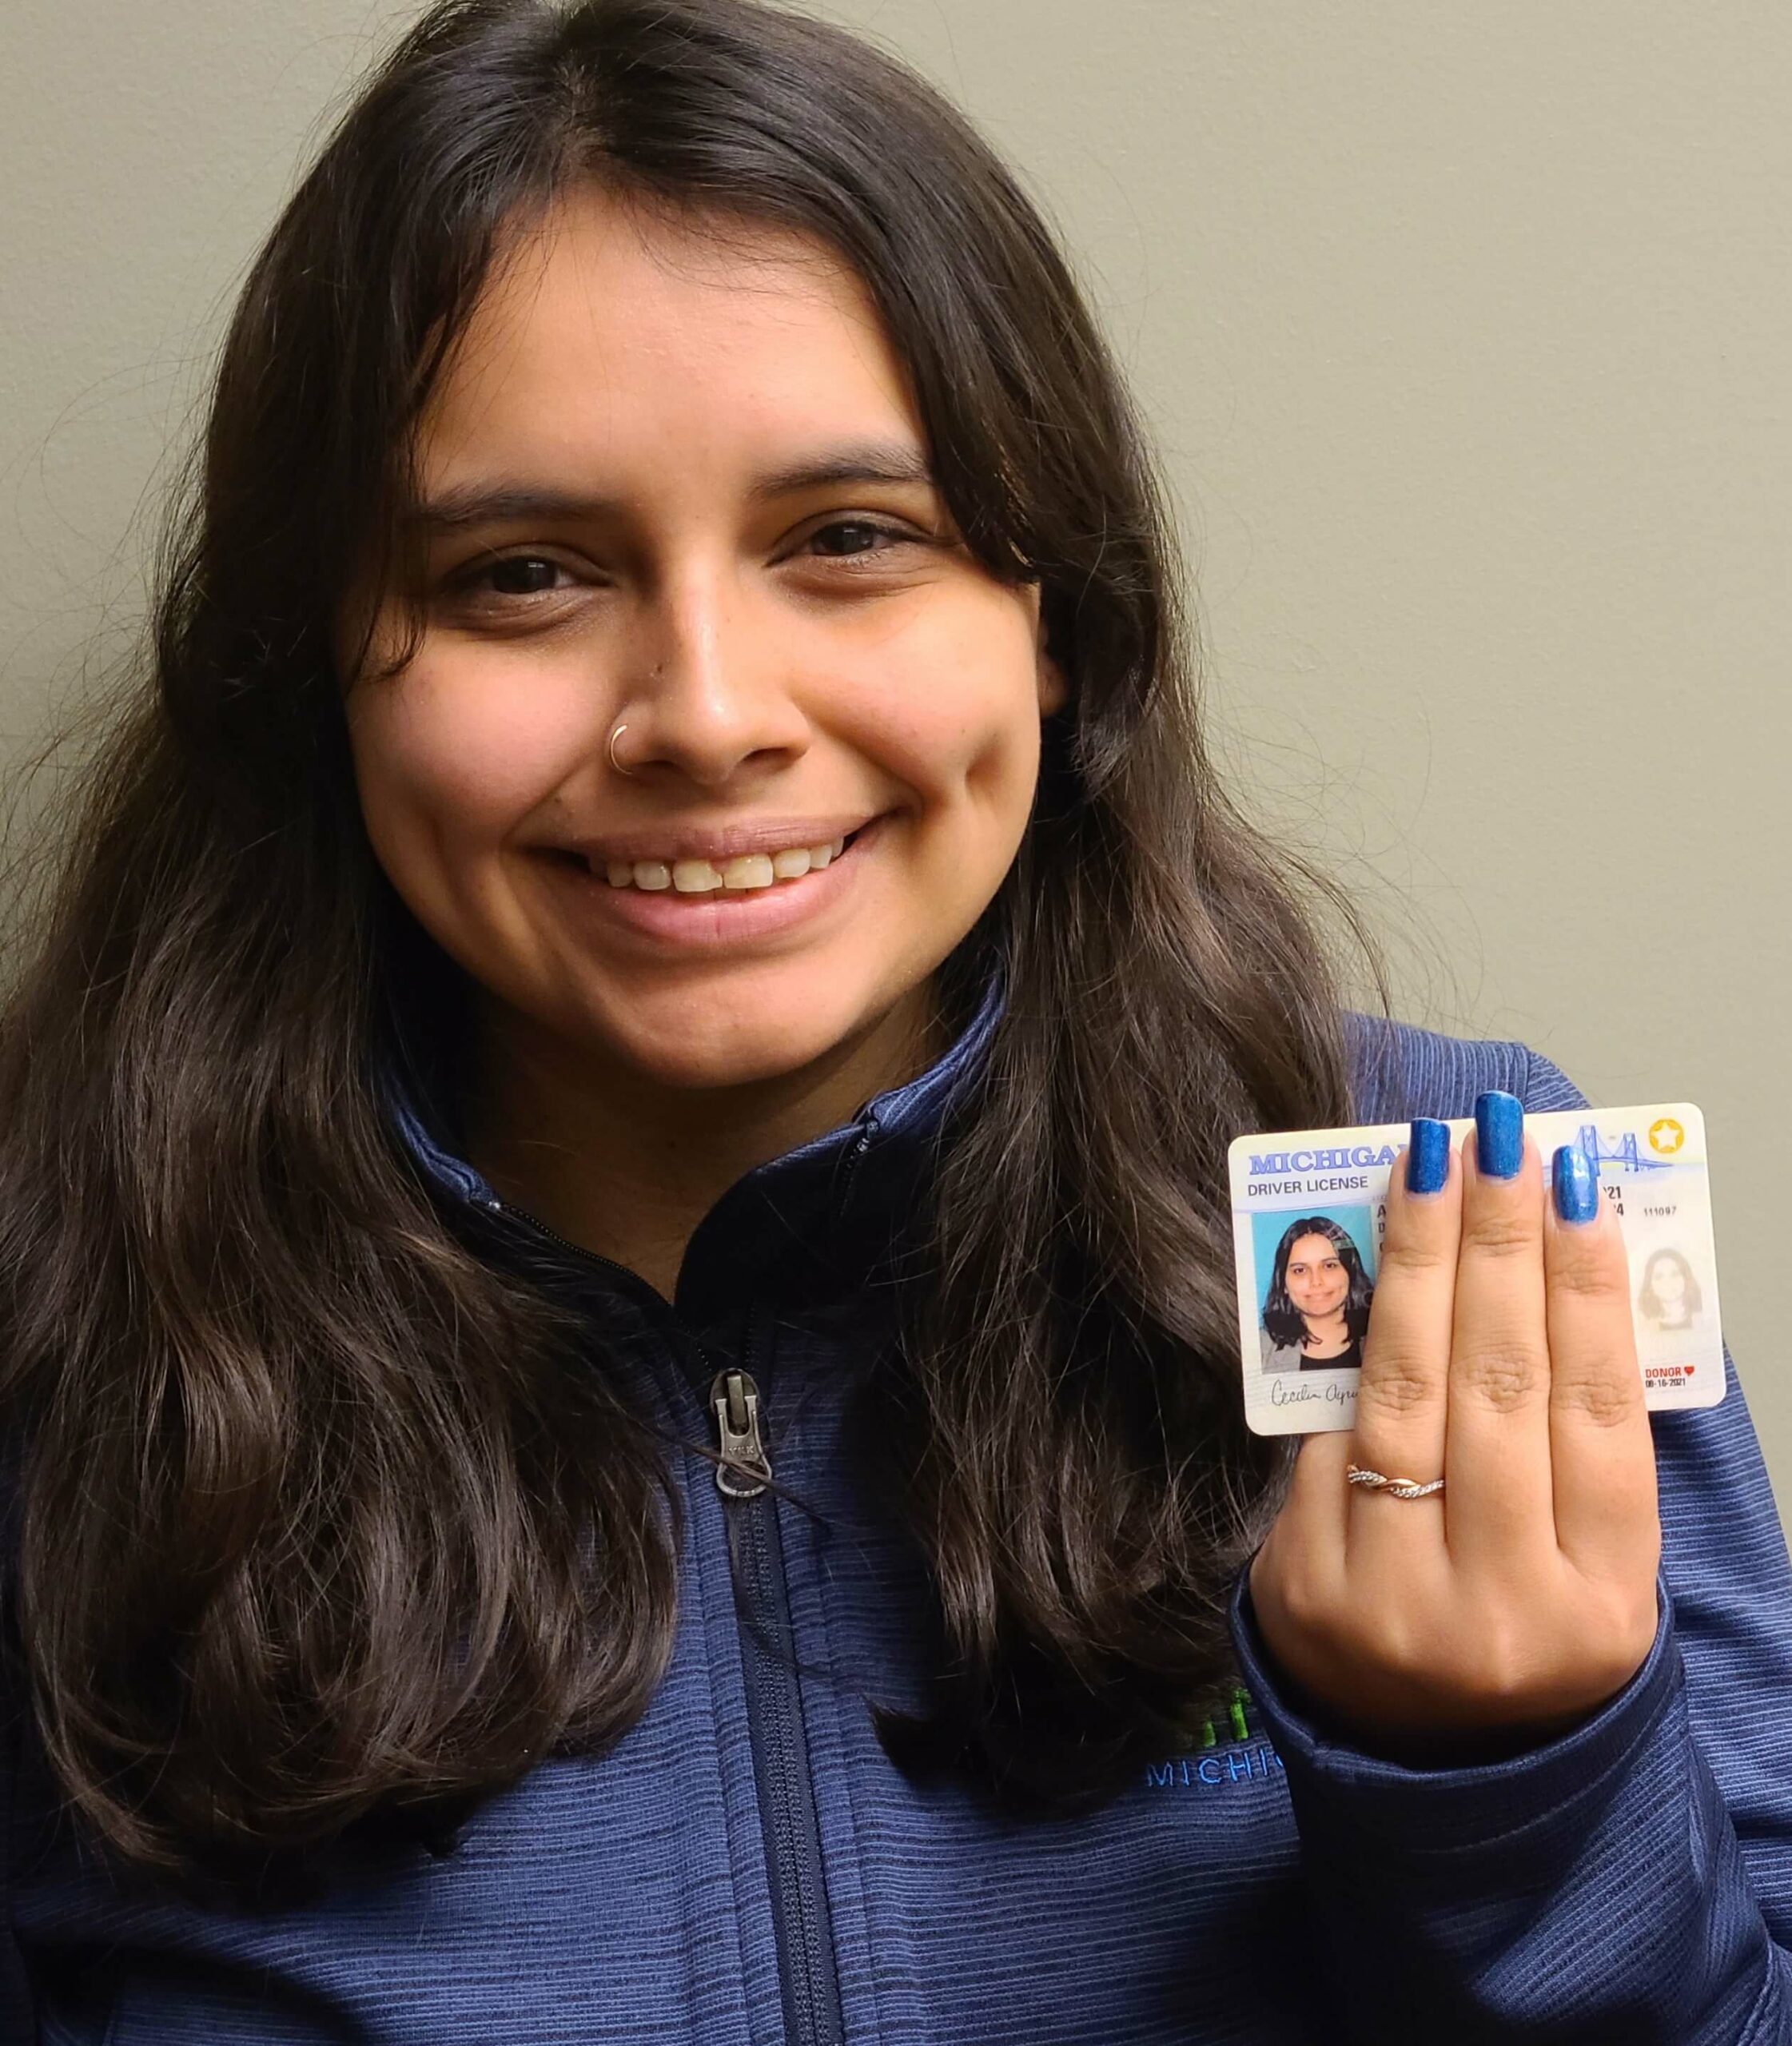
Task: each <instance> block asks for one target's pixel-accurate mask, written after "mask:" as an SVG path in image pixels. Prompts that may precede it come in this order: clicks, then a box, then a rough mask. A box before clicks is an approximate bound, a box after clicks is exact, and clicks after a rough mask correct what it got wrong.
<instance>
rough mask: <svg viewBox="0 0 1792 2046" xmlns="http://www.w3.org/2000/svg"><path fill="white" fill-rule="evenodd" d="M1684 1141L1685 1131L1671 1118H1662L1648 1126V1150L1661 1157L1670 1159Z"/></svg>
mask: <svg viewBox="0 0 1792 2046" xmlns="http://www.w3.org/2000/svg"><path fill="white" fill-rule="evenodd" d="M1685 1142H1686V1131H1685V1130H1684V1129H1683V1128H1682V1127H1681V1125H1679V1123H1677V1122H1676V1121H1675V1120H1674V1118H1673V1117H1672V1116H1663V1117H1662V1119H1661V1120H1660V1121H1659V1122H1652V1123H1651V1124H1650V1125H1649V1148H1650V1149H1651V1151H1654V1152H1657V1153H1659V1155H1660V1156H1662V1157H1664V1158H1671V1157H1672V1156H1674V1154H1675V1152H1676V1151H1678V1150H1679V1148H1680V1146H1681V1145H1682V1144H1684V1143H1685Z"/></svg>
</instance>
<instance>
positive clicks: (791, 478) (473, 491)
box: [402, 440, 934, 534]
mask: <svg viewBox="0 0 1792 2046" xmlns="http://www.w3.org/2000/svg"><path fill="white" fill-rule="evenodd" d="M933 480H934V476H933V472H932V470H931V469H930V468H929V467H928V464H927V460H926V456H923V455H922V452H921V451H920V450H919V449H918V448H913V447H910V445H908V444H906V442H903V441H898V440H866V441H854V442H852V443H850V444H847V445H845V446H842V447H838V448H826V449H824V450H822V452H820V453H818V454H816V455H813V456H806V457H805V458H804V459H803V460H800V461H796V462H791V463H789V464H786V465H785V466H784V467H783V468H778V469H771V470H769V471H767V472H766V473H765V474H764V475H763V476H757V477H755V479H754V480H753V483H752V484H751V486H750V488H748V491H747V500H748V502H749V503H751V504H765V503H767V502H768V501H769V500H771V499H773V498H775V497H788V496H793V495H794V493H795V492H798V491H803V490H821V489H825V488H829V487H830V486H832V485H834V484H854V483H873V484H929V485H930V484H932V483H933ZM623 509H624V506H623V500H621V499H620V498H615V497H591V496H585V495H584V494H583V493H582V492H578V491H567V490H559V489H555V488H550V487H549V486H548V485H545V484H528V483H521V482H509V481H503V482H490V483H484V482H480V483H468V484H456V486H455V488H453V489H452V490H447V491H444V492H442V493H441V494H440V496H436V497H431V498H426V499H424V500H423V501H422V502H420V503H419V504H413V505H412V506H411V507H410V508H408V510H407V511H406V512H405V513H404V518H403V521H402V523H403V524H404V528H405V530H406V531H408V532H412V533H423V534H429V533H446V532H456V531H462V530H464V528H465V527H468V526H488V525H507V524H511V523H517V522H520V521H524V520H528V519H543V520H548V521H560V522H565V523H580V522H583V523H587V524H590V523H596V522H598V521H600V520H603V519H613V518H615V516H617V515H618V514H619V512H622V511H623Z"/></svg>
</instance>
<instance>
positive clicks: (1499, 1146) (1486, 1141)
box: [1475, 1093, 1524, 1180]
mask: <svg viewBox="0 0 1792 2046" xmlns="http://www.w3.org/2000/svg"><path fill="white" fill-rule="evenodd" d="M1523 1163H1524V1104H1523V1102H1522V1101H1519V1097H1517V1095H1515V1094H1500V1093H1491V1094H1483V1095H1482V1096H1481V1097H1480V1099H1479V1101H1476V1102H1475V1164H1476V1165H1478V1166H1479V1168H1480V1171H1481V1173H1482V1176H1483V1178H1487V1179H1490V1180H1511V1179H1516V1178H1517V1177H1518V1168H1519V1166H1520V1165H1522V1164H1523Z"/></svg>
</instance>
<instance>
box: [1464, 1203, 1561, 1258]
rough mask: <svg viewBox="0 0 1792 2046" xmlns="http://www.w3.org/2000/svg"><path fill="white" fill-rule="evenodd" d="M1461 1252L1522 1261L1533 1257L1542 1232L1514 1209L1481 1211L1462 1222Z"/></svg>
mask: <svg viewBox="0 0 1792 2046" xmlns="http://www.w3.org/2000/svg"><path fill="white" fill-rule="evenodd" d="M1462 1241H1463V1249H1464V1250H1465V1251H1471V1252H1474V1253H1475V1256H1479V1257H1487V1258H1507V1257H1522V1256H1524V1255H1525V1254H1526V1253H1527V1252H1529V1253H1531V1254H1533V1255H1534V1254H1535V1252H1536V1251H1537V1249H1538V1248H1539V1244H1541V1242H1542V1230H1541V1228H1539V1224H1538V1223H1537V1222H1536V1221H1535V1220H1534V1219H1533V1218H1532V1217H1531V1216H1530V1215H1529V1214H1528V1213H1524V1212H1519V1210H1517V1209H1515V1208H1503V1207H1502V1208H1488V1209H1486V1210H1483V1212H1481V1213H1479V1214H1478V1215H1476V1216H1474V1217H1473V1218H1472V1219H1471V1220H1469V1221H1467V1222H1466V1223H1465V1224H1463V1232H1462Z"/></svg>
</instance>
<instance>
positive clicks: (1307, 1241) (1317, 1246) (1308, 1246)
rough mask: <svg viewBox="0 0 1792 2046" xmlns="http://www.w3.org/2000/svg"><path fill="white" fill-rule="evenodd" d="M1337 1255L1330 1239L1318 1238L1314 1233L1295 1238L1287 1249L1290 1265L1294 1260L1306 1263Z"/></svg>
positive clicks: (1336, 1250) (1326, 1237)
mask: <svg viewBox="0 0 1792 2046" xmlns="http://www.w3.org/2000/svg"><path fill="white" fill-rule="evenodd" d="M1337 1254H1338V1249H1337V1245H1336V1244H1334V1243H1333V1242H1332V1239H1331V1238H1330V1237H1329V1236H1320V1235H1319V1234H1317V1233H1316V1232H1315V1233H1313V1234H1312V1235H1309V1236H1296V1238H1295V1240H1294V1241H1293V1243H1292V1244H1291V1245H1290V1247H1289V1249H1288V1258H1289V1261H1290V1262H1291V1263H1292V1262H1293V1261H1294V1260H1300V1261H1301V1262H1303V1263H1308V1262H1311V1261H1312V1260H1314V1259H1316V1258H1321V1257H1336V1256H1337Z"/></svg>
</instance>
